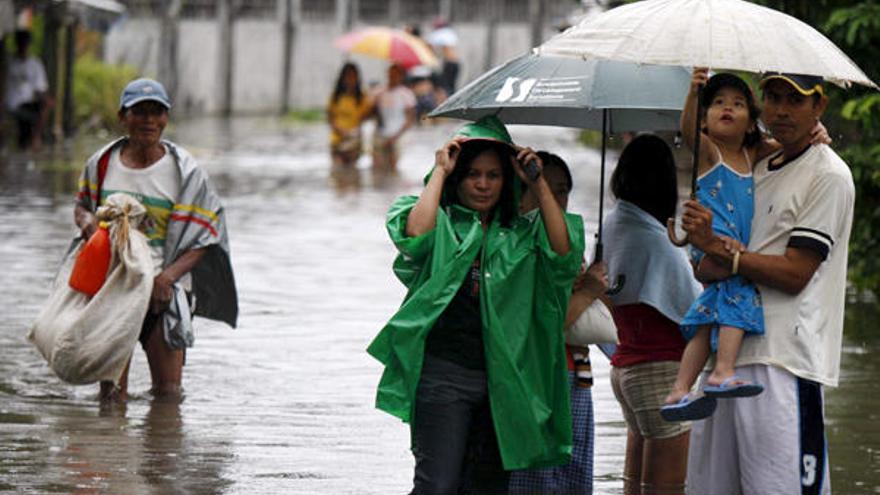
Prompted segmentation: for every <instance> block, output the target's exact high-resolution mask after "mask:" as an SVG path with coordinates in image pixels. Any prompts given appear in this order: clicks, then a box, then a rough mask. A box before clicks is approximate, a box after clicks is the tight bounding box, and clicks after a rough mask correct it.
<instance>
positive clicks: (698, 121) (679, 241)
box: [666, 84, 703, 247]
mask: <svg viewBox="0 0 880 495" xmlns="http://www.w3.org/2000/svg"><path fill="white" fill-rule="evenodd" d="M702 97H703V85H702V84H700V85H699V86H698V87H697V118H695V119H694V122H695V126H696V128H695V129H694V154H693V159H692V162H693V164H692V167H691V194H690V199H692V200H693V199H697V171H698V170H699V168H700V137H701V136H702V134H703V130H702V129H701V128H702V127H703V112H702V109H701V108H700V100H701V99H702ZM666 234H667V236H668V237H669V240H670V241H671V242H672V243H673V244H675V245H676V246H678V247H682V246H686V245H687V244H688V236H687V234H685V236H684V237H682V238H679V237H678V236H677V235H676V233H675V218H670V219H669V220H667V221H666Z"/></svg>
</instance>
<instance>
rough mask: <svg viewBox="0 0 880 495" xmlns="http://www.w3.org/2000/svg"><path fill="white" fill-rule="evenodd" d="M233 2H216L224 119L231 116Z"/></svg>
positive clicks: (221, 105) (231, 0)
mask: <svg viewBox="0 0 880 495" xmlns="http://www.w3.org/2000/svg"><path fill="white" fill-rule="evenodd" d="M232 2H233V0H219V1H218V2H217V17H218V21H219V25H220V63H219V64H218V65H219V66H220V98H222V100H221V101H220V114H221V115H223V116H224V117H228V116H230V115H232V108H233V105H232V96H233V87H232V83H233V77H232V75H233V63H234V62H235V57H234V55H233V49H234V46H235V45H234V43H233V35H234V29H233V25H232V8H233V4H232Z"/></svg>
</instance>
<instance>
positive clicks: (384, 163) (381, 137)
mask: <svg viewBox="0 0 880 495" xmlns="http://www.w3.org/2000/svg"><path fill="white" fill-rule="evenodd" d="M405 75H406V72H405V71H404V69H403V67H401V66H400V65H397V64H393V65H391V67H389V68H388V85H387V86H386V87H384V88H382V89H381V90H379V91H378V93H377V94H376V96H375V106H374V108H375V115H376V118H377V119H378V125H377V126H376V131H375V134H374V135H373V171H374V172H395V171H396V170H397V160H398V159H399V158H400V138H401V136H403V134H404V133H405V132H406V131H407V130H409V128H410V127H412V126H413V124H415V121H416V97H415V95H414V94H413V92H412V90H411V89H409V88H407V87H406V86H405V85H404V84H403V79H404V76H405Z"/></svg>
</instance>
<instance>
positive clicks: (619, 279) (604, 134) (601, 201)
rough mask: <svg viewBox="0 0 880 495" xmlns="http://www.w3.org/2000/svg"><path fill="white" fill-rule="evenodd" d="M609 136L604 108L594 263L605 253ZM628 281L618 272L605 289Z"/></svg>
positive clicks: (616, 288)
mask: <svg viewBox="0 0 880 495" xmlns="http://www.w3.org/2000/svg"><path fill="white" fill-rule="evenodd" d="M607 137H608V109H607V108H603V109H602V158H601V161H600V162H599V163H600V165H599V170H600V172H599V175H600V178H599V228H598V229H597V231H596V254H595V256H593V263H598V262H600V261H602V257H603V255H604V252H603V251H604V246H603V245H602V221H603V220H604V218H605V140H606V138H607ZM625 283H626V275H624V274H622V273H621V274H618V275H617V279H615V281H614V285H612V286H611V287H609V288H608V290H606V291H605V293H606V294H608V295H614V294H617V293H618V292H620V290H621V289H623V284H625Z"/></svg>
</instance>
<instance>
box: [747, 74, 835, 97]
mask: <svg viewBox="0 0 880 495" xmlns="http://www.w3.org/2000/svg"><path fill="white" fill-rule="evenodd" d="M774 79H780V80H782V81H785V82H787V83H788V84H791V86H792V87H793V88H794V89H796V90H797V92H798V93H800V94H802V95H804V96H810V95H813V94H815V93H819V95H821V96H825V88H824V87H823V86H822V84H823V83H824V82H825V79H823V78H822V77H821V76H808V75H806V74H791V73H785V72H767V73H765V74H764V77H763V78H762V79H761V83H760V84H759V86H760V87H761V88H762V89H763V88H764V85H765V84H767V82H768V81H772V80H774Z"/></svg>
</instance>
